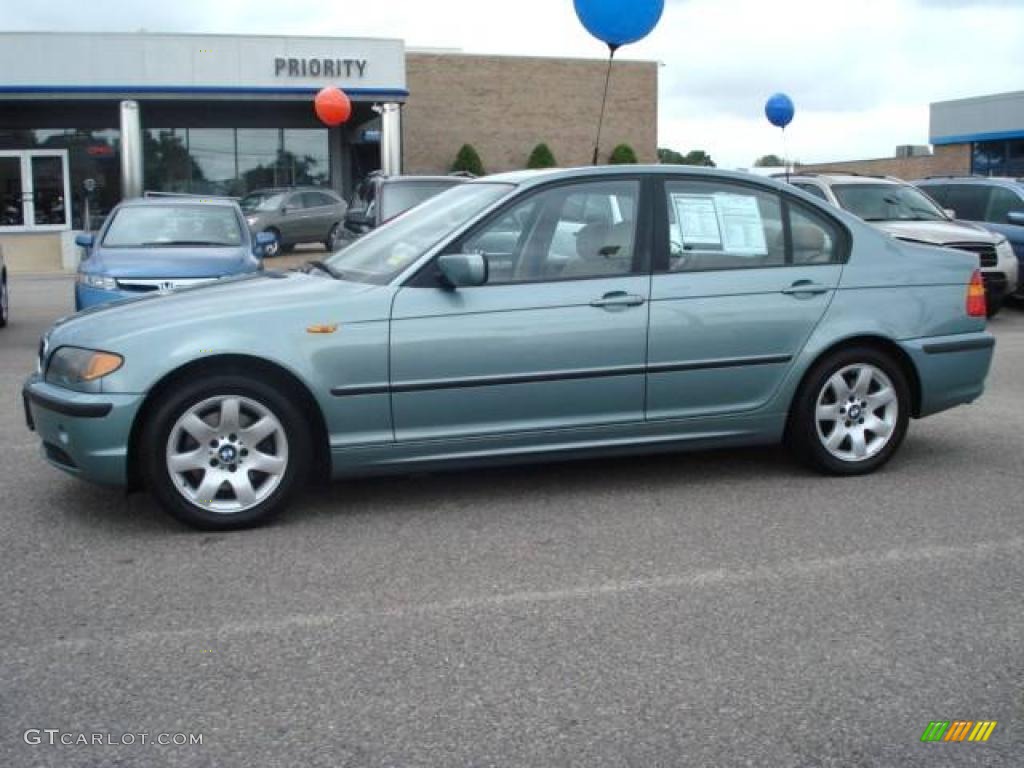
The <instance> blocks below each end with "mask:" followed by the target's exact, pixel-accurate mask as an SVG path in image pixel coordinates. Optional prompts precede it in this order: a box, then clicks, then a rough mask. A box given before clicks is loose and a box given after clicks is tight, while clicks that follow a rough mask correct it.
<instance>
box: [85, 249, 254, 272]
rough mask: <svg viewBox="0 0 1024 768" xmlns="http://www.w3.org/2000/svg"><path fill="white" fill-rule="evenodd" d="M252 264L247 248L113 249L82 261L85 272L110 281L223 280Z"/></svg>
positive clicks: (99, 251) (100, 251)
mask: <svg viewBox="0 0 1024 768" xmlns="http://www.w3.org/2000/svg"><path fill="white" fill-rule="evenodd" d="M252 258H253V259H254V258H255V257H252ZM249 260H250V257H249V255H248V252H247V250H246V248H245V247H244V246H233V247H230V248H118V249H116V250H115V249H112V248H110V249H101V250H98V251H97V252H96V253H94V254H93V255H92V256H91V257H90V258H88V259H86V260H85V261H83V262H82V271H83V272H100V273H102V274H104V275H109V276H111V277H220V276H221V275H226V274H231V273H232V272H237V271H238V270H239V268H240V267H241V266H242V265H244V264H245V263H246V262H247V261H249Z"/></svg>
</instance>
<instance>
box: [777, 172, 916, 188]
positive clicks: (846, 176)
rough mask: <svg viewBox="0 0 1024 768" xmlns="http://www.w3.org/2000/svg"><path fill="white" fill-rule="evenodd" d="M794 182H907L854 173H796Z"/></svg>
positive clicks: (793, 175)
mask: <svg viewBox="0 0 1024 768" xmlns="http://www.w3.org/2000/svg"><path fill="white" fill-rule="evenodd" d="M789 180H790V181H791V182H792V181H815V180H820V181H823V182H825V183H826V184H892V185H893V186H899V185H901V184H906V183H907V182H905V181H903V180H902V179H896V178H893V177H891V176H860V175H858V174H853V173H796V174H792V175H791V176H790V177H789Z"/></svg>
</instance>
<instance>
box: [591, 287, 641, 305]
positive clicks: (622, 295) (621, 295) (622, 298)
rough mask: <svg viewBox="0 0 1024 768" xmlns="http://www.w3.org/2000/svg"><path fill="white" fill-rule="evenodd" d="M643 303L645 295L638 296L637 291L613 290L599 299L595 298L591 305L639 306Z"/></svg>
mask: <svg viewBox="0 0 1024 768" xmlns="http://www.w3.org/2000/svg"><path fill="white" fill-rule="evenodd" d="M643 303H644V297H643V296H637V295H636V294H635V293H626V292H625V291H612V292H611V293H606V294H605V295H604V296H602V297H601V298H599V299H594V300H593V301H592V302H590V306H592V307H602V308H606V309H607V308H609V307H610V308H615V307H639V306H640V305H641V304H643Z"/></svg>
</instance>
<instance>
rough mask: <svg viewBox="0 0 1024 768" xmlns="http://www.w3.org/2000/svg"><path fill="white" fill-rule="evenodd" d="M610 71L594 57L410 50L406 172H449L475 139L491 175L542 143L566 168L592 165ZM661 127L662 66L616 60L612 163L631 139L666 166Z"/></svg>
mask: <svg viewBox="0 0 1024 768" xmlns="http://www.w3.org/2000/svg"><path fill="white" fill-rule="evenodd" d="M605 71H606V63H605V62H602V61H592V60H579V59H556V58H534V57H512V56H476V55H467V54H446V53H412V52H410V53H407V54H406V78H407V81H408V88H409V100H408V102H407V104H406V106H405V108H404V109H403V117H402V119H403V129H402V130H403V134H404V135H403V144H404V147H403V151H404V170H405V172H406V173H438V172H447V171H448V169H449V167H450V166H451V163H452V161H453V160H454V159H455V154H456V152H458V150H459V147H461V146H462V145H463V144H466V143H468V144H472V145H473V146H474V147H476V150H477V151H478V152H479V153H480V159H481V160H482V161H483V164H484V168H485V169H486V170H487V172H488V173H492V172H496V171H504V170H512V169H517V168H524V167H525V166H526V161H527V158H528V157H529V155H530V151H531V150H532V149H533V147H534V146H535V145H537V144H538V143H540V142H546V143H547V144H548V146H549V147H551V151H552V152H554V154H555V159H556V160H557V161H558V164H559V165H560V166H562V167H569V166H575V165H589V164H590V161H591V159H592V154H593V151H594V134H595V132H596V130H597V119H598V113H599V112H600V109H601V94H602V91H603V89H604V77H605ZM657 128H658V65H657V63H655V62H633V61H616V62H615V65H614V67H613V69H612V80H611V88H610V90H609V93H608V110H607V113H606V115H605V122H604V130H603V131H602V135H601V148H602V149H601V155H602V160H603V161H607V157H608V154H609V153H610V152H611V150H612V148H613V147H615V145H616V144H620V143H626V144H630V145H631V146H632V147H633V149H634V150H636V153H637V157H638V159H639V160H640V162H642V163H653V162H656V161H657V152H656V150H657V138H658V136H657Z"/></svg>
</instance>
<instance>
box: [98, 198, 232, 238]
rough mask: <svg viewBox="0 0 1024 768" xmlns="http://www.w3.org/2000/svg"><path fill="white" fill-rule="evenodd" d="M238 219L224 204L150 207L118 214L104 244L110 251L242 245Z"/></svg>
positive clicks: (127, 209)
mask: <svg viewBox="0 0 1024 768" xmlns="http://www.w3.org/2000/svg"><path fill="white" fill-rule="evenodd" d="M241 244H242V230H241V227H240V225H239V223H238V216H236V215H235V211H234V210H233V209H232V208H228V207H227V206H224V205H209V206H206V205H152V206H150V205H147V206H144V207H143V206H129V207H126V208H121V209H120V210H119V211H117V212H116V213H115V214H114V220H113V221H112V222H111V223H110V228H109V229H107V233H106V235H104V236H103V245H104V246H105V247H107V248H132V247H135V248H138V247H143V246H148V247H159V246H166V247H179V248H188V247H196V248H200V247H203V246H206V247H211V246H224V247H227V246H238V245H241Z"/></svg>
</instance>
